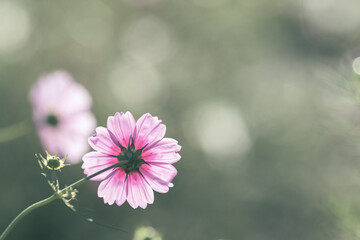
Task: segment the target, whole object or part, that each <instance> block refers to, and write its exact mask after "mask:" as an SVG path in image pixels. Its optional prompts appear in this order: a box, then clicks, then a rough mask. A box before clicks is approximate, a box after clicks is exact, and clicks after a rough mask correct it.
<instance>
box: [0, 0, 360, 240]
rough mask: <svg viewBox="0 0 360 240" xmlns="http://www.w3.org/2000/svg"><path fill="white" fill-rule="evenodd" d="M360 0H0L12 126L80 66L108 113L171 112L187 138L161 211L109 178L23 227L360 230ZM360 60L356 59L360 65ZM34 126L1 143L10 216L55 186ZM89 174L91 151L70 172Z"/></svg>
mask: <svg viewBox="0 0 360 240" xmlns="http://www.w3.org/2000/svg"><path fill="white" fill-rule="evenodd" d="M359 9H360V2H359V1H358V0H345V1H335V0H316V1H314V0H290V1H288V0H273V1H269V0H103V1H100V0H73V1H65V0H63V1H49V0H36V1H32V0H0V113H1V114H0V127H5V126H8V125H11V124H14V123H17V122H20V121H22V120H29V121H30V123H31V107H30V104H29V102H28V92H29V89H30V88H31V86H32V85H33V84H34V83H35V81H36V80H37V78H38V77H39V76H40V75H42V74H44V73H48V72H51V71H54V70H57V69H64V70H67V71H69V72H70V73H71V74H72V75H73V76H74V78H75V79H76V80H77V81H78V82H80V83H82V84H83V85H84V86H85V87H86V88H87V89H88V90H89V92H90V94H91V95H92V97H93V112H94V114H95V116H96V119H97V122H98V125H99V126H100V125H101V126H104V125H105V124H106V119H107V116H109V115H113V114H114V113H115V112H117V111H127V110H129V111H131V112H132V113H133V114H134V115H135V117H136V118H138V117H140V116H141V115H142V114H143V113H145V112H150V113H151V114H153V115H156V116H159V118H160V119H162V120H163V122H164V123H165V124H166V125H167V129H168V130H167V136H168V137H172V138H175V139H177V140H179V142H180V144H181V145H182V146H183V149H182V150H181V156H182V159H181V161H179V162H178V163H176V164H175V166H176V168H177V169H178V172H179V173H178V176H177V177H176V178H175V180H174V184H175V187H174V188H172V189H171V191H170V192H169V193H167V194H155V202H154V204H153V205H150V206H148V207H147V208H146V210H142V209H136V210H134V209H132V208H131V207H129V205H128V204H124V205H123V206H121V207H118V206H116V205H115V206H108V205H105V204H103V201H102V199H100V198H98V197H97V194H96V189H97V185H98V183H93V182H92V183H86V184H84V185H83V186H81V187H80V188H79V190H80V194H79V198H78V205H79V208H80V209H81V211H82V212H84V211H85V212H87V213H89V216H91V217H94V218H95V219H97V220H98V221H99V222H101V223H105V224H111V225H115V226H119V227H122V228H124V229H126V230H127V231H128V233H123V232H120V231H116V230H112V229H108V228H104V227H100V226H98V225H95V224H91V223H89V222H86V221H84V220H83V219H82V218H81V217H78V216H77V215H75V214H73V213H72V212H71V211H70V210H69V209H67V208H66V207H65V206H64V205H63V204H62V202H61V201H57V202H54V203H51V204H50V205H48V206H45V207H43V208H41V209H38V210H36V211H34V212H33V213H31V214H30V215H28V216H26V218H25V219H24V220H23V221H22V222H21V223H20V224H18V225H17V226H16V228H15V229H14V231H13V232H12V233H11V234H10V235H9V238H8V239H9V240H11V239H34V240H35V239H36V240H42V239H46V240H49V239H52V240H60V239H61V240H62V239H69V240H78V239H94V240H98V239H132V237H133V232H134V230H135V229H136V228H137V227H140V226H144V225H145V226H153V227H154V228H156V229H157V230H159V231H160V232H161V233H162V234H163V237H164V239H166V240H167V239H169V240H172V239H190V240H193V239H194V240H195V239H196V240H198V239H204V240H208V239H231V240H235V239H244V240H268V239H270V240H289V239H291V240H297V239H299V240H307V239H308V240H314V239H324V240H331V239H334V240H335V239H336V240H339V239H340V240H353V239H360V175H359V169H360V145H359V143H360V131H359V124H360V112H359V106H358V100H357V99H358V98H357V94H358V93H357V89H358V83H357V81H358V77H357V75H356V73H355V72H356V71H357V72H360V71H359V68H360V66H358V65H360V64H357V62H355V63H354V64H353V60H354V59H355V58H356V57H358V56H360V47H359V43H360V34H359V33H360V31H359V29H360V17H359V16H360V15H359V12H358V10H359ZM354 70H355V71H354ZM38 152H43V150H42V147H41V145H40V142H39V140H38V138H37V135H36V132H35V130H34V127H33V126H32V129H31V131H30V133H29V134H27V135H26V136H24V137H22V138H18V139H16V140H13V141H11V142H6V143H1V145H0V193H1V195H0V196H1V197H0V230H2V229H4V228H5V227H6V225H7V224H8V223H9V222H10V221H11V220H12V219H13V218H14V217H15V216H16V214H18V213H19V212H20V211H21V210H22V209H23V208H25V207H26V206H28V205H29V204H31V203H33V202H35V201H38V200H40V199H43V198H45V197H47V196H49V195H50V194H51V191H50V189H49V187H48V186H47V184H46V182H45V181H44V179H43V177H42V176H41V175H40V170H39V166H38V164H37V162H36V161H35V157H34V154H35V153H38ZM82 176H83V173H82V170H81V168H80V164H78V165H74V166H71V167H69V168H67V169H64V171H63V173H62V176H61V182H62V184H70V183H72V182H73V181H75V180H77V179H79V178H81V177H82Z"/></svg>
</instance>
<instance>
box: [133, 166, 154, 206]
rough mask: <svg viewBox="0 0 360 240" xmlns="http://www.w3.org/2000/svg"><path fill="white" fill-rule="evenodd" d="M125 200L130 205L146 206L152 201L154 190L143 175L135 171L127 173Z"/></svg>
mask: <svg viewBox="0 0 360 240" xmlns="http://www.w3.org/2000/svg"><path fill="white" fill-rule="evenodd" d="M126 181H127V201H128V203H129V204H130V206H131V207H133V208H137V207H138V206H140V207H141V208H143V209H144V208H146V206H147V204H152V203H153V202H154V192H153V190H152V188H151V187H150V186H149V185H148V184H147V182H146V181H144V179H143V177H142V176H141V175H140V174H139V173H136V172H133V173H131V174H129V176H128V178H127V180H126Z"/></svg>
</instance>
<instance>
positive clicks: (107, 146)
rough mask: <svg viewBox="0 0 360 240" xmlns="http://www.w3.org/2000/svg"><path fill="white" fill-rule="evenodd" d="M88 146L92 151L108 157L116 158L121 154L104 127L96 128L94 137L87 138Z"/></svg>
mask: <svg viewBox="0 0 360 240" xmlns="http://www.w3.org/2000/svg"><path fill="white" fill-rule="evenodd" d="M89 144H90V146H91V147H92V148H93V149H94V150H96V151H99V152H102V153H105V154H108V155H113V156H117V155H119V153H120V152H121V150H120V148H119V147H118V146H117V145H116V144H115V143H114V142H113V140H112V139H111V137H110V135H109V132H108V131H107V129H106V128H104V127H98V128H96V135H94V136H91V137H89Z"/></svg>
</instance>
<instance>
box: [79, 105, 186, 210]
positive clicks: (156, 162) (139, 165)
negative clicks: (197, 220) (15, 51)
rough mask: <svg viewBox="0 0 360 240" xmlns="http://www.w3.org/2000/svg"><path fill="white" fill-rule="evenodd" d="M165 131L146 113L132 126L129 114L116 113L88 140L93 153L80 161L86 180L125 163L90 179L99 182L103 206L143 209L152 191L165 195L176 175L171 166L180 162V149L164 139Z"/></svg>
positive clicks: (150, 199) (149, 200)
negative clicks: (127, 204) (121, 163)
mask: <svg viewBox="0 0 360 240" xmlns="http://www.w3.org/2000/svg"><path fill="white" fill-rule="evenodd" d="M165 131H166V127H165V125H164V124H162V123H161V120H159V119H158V118H157V117H152V116H151V115H150V114H149V113H147V114H144V115H143V116H142V117H140V119H139V120H138V121H137V122H135V119H134V117H133V116H132V114H131V113H130V112H126V113H125V114H124V113H122V112H121V113H116V114H115V116H113V117H112V116H110V117H109V118H108V120H107V128H104V127H98V128H96V134H95V135H93V136H92V137H90V138H89V144H90V145H91V147H92V148H93V149H94V150H96V152H90V153H87V154H86V155H85V156H84V157H83V160H84V163H83V165H82V168H83V169H84V173H85V174H86V175H87V176H90V175H91V174H94V173H96V172H98V171H100V170H102V169H105V168H107V167H110V166H111V165H114V164H116V163H118V162H119V161H124V160H128V161H129V162H127V163H126V164H124V165H122V166H119V167H114V168H112V169H111V170H108V171H106V172H104V173H101V174H99V175H97V176H95V177H94V178H91V180H93V181H102V182H101V183H100V185H99V188H98V195H99V197H102V198H104V202H105V203H108V204H109V205H112V204H114V203H116V204H117V205H118V206H120V205H122V204H123V203H124V202H125V200H127V201H128V203H129V204H130V206H131V207H133V208H137V207H138V206H140V207H141V208H146V206H147V204H152V203H153V202H154V192H153V190H154V191H157V192H160V193H166V192H168V191H169V187H172V186H173V184H172V183H171V181H172V180H173V178H174V177H175V176H176V174H177V171H176V168H175V167H174V166H173V165H172V164H173V163H175V162H177V161H179V160H180V158H181V157H180V155H179V154H178V151H180V149H181V146H179V145H178V144H177V143H178V142H177V141H176V140H174V139H172V138H164V135H165Z"/></svg>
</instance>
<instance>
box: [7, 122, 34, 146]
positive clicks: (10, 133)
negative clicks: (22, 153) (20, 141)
mask: <svg viewBox="0 0 360 240" xmlns="http://www.w3.org/2000/svg"><path fill="white" fill-rule="evenodd" d="M29 131H30V123H29V121H26V120H25V121H21V122H18V123H14V124H12V125H10V126H6V127H2V128H0V143H5V142H10V141H12V140H15V139H17V138H19V137H22V136H24V135H25V134H27V133H28V132H29Z"/></svg>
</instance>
